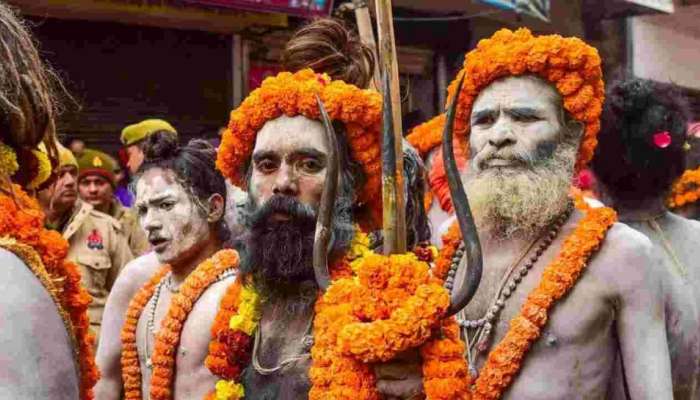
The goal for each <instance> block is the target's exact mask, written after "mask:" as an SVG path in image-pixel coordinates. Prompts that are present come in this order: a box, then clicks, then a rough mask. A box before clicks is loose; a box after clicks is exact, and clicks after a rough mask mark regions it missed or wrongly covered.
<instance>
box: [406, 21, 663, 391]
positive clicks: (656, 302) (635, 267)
mask: <svg viewBox="0 0 700 400" xmlns="http://www.w3.org/2000/svg"><path fill="white" fill-rule="evenodd" d="M461 78H464V91H463V92H461V93H460V92H459V89H458V87H459V86H460V85H459V83H458V82H459V79H461ZM450 95H451V97H454V96H458V102H457V112H456V121H455V128H454V129H455V132H457V134H461V135H462V138H463V139H466V140H467V142H468V145H469V154H470V165H469V167H468V170H467V172H466V174H465V175H464V181H465V184H466V189H467V193H468V194H469V197H470V203H471V205H472V210H473V214H474V218H475V220H476V223H477V226H478V227H479V233H480V238H481V246H482V249H483V257H484V258H483V260H484V263H483V264H484V266H485V267H484V271H483V277H482V281H481V284H480V286H479V288H478V290H477V292H476V295H475V297H474V299H473V300H472V302H471V303H470V304H469V306H468V307H467V308H466V309H464V310H462V312H461V313H460V314H459V315H458V317H459V318H458V320H459V322H460V325H461V326H462V335H463V338H464V339H465V341H466V342H467V349H468V352H467V359H468V360H469V364H470V366H471V367H472V376H473V378H474V379H475V387H474V389H473V390H474V393H473V394H474V395H475V396H478V397H479V398H510V399H575V398H604V397H605V395H606V388H607V385H608V383H609V381H610V378H611V375H612V371H613V366H614V363H615V359H616V358H617V357H620V359H621V360H622V362H623V364H624V371H625V377H626V380H627V387H628V389H629V395H630V396H631V398H635V399H670V398H672V391H671V379H670V366H669V355H668V349H667V345H666V335H665V330H664V307H663V299H662V295H661V294H662V291H661V281H662V280H661V276H660V274H659V273H658V271H657V270H656V269H655V268H653V266H652V265H651V263H650V250H651V246H650V243H649V241H648V239H646V238H645V237H644V236H643V235H640V234H639V233H638V232H635V231H633V230H632V229H630V228H628V227H626V226H624V225H621V224H614V223H613V222H614V212H613V211H612V210H610V209H605V208H600V209H588V208H586V207H584V206H582V210H575V209H574V208H573V206H572V204H571V201H570V200H569V199H568V198H567V193H568V192H569V186H570V183H571V179H572V176H573V174H574V171H575V170H576V169H580V168H582V167H584V166H585V165H586V163H587V162H588V161H589V160H590V157H591V156H592V150H593V148H594V147H595V143H596V134H597V132H598V129H599V115H600V111H601V105H602V99H603V82H602V80H601V70H600V59H599V57H598V54H597V51H596V50H595V49H593V48H591V47H589V46H587V45H586V44H585V43H583V42H582V41H580V40H578V39H575V38H568V39H566V38H562V37H560V36H557V35H552V36H541V37H534V36H533V35H532V34H531V33H530V32H529V31H528V30H526V29H520V30H518V31H516V32H512V31H509V30H501V31H499V32H497V33H496V34H494V36H493V37H491V38H490V39H486V40H482V41H481V42H479V44H478V46H477V48H476V49H475V50H473V51H472V52H470V53H468V54H467V56H466V58H465V64H464V69H463V70H462V71H461V72H460V74H459V75H458V79H457V80H455V82H453V84H452V85H451V86H450ZM414 133H415V132H414ZM433 137H435V136H433ZM437 138H439V135H438V136H437ZM415 139H416V138H415V137H414V140H415ZM423 139H424V140H426V141H427V142H430V141H431V138H430V137H423ZM437 141H439V140H437ZM455 234H457V235H458V234H459V231H458V229H452V228H451V229H450V231H449V232H448V234H447V235H446V236H445V237H444V238H443V242H444V243H446V244H447V245H446V246H445V248H443V250H442V251H443V252H446V253H447V254H454V258H453V260H454V262H459V263H462V262H463V261H459V260H460V259H461V253H463V252H464V250H463V249H455V248H450V246H451V243H455V241H454V240H450V236H454V235H455ZM448 262H449V260H448ZM584 267H585V269H584ZM465 270H466V268H461V269H460V271H461V272H459V273H458V274H457V276H456V277H455V279H454V280H453V281H454V282H455V285H456V287H459V286H460V284H461V282H462V280H463V279H464V278H463V275H464V271H465ZM448 280H450V278H448ZM509 321H510V322H509ZM409 380H410V379H407V380H405V381H404V383H405V385H406V387H405V389H408V388H409V387H410V384H409ZM406 392H410V390H406Z"/></svg>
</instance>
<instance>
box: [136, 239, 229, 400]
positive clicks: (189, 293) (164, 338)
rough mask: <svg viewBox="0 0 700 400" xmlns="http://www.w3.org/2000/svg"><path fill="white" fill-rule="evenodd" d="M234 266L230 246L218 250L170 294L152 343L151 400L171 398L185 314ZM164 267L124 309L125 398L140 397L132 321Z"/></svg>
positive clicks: (139, 368) (144, 304)
mask: <svg viewBox="0 0 700 400" xmlns="http://www.w3.org/2000/svg"><path fill="white" fill-rule="evenodd" d="M237 266H238V253H236V252H235V251H234V250H221V251H219V252H217V253H216V254H214V255H213V256H212V257H210V258H209V259H207V260H205V261H203V262H202V263H201V264H199V265H198V266H197V268H196V269H195V270H194V271H192V272H191V273H190V274H189V275H188V276H187V278H186V279H185V281H184V283H183V284H182V286H181V287H180V290H179V292H178V293H177V294H175V295H174V296H173V297H172V300H171V301H170V306H169V308H168V313H167V314H166V316H165V318H164V319H163V321H162V322H161V326H160V329H159V330H158V332H157V334H156V339H155V346H154V351H153V355H152V356H151V360H152V362H153V375H152V377H151V389H150V396H149V398H150V399H152V400H169V399H172V398H173V382H174V379H175V357H176V355H177V352H176V351H174V349H176V348H177V347H178V346H179V344H180V334H181V333H182V328H183V326H184V323H185V321H186V320H187V316H188V315H189V313H190V311H192V307H194V304H195V303H196V302H197V300H198V299H199V297H200V296H201V295H202V293H204V291H205V290H206V289H207V288H208V287H209V286H211V284H213V283H214V282H216V281H217V280H218V279H219V276H220V275H221V274H222V273H223V272H224V271H226V270H227V269H231V268H235V267H237ZM167 270H168V269H167V267H163V268H161V269H160V270H159V271H158V273H156V275H155V276H154V278H153V279H151V280H150V281H149V282H148V283H147V284H146V285H144V287H143V288H142V289H141V290H140V291H139V293H137V295H136V296H135V297H134V298H133V299H132V301H131V303H130V304H129V308H128V310H127V320H126V321H125V323H124V328H123V329H122V348H123V352H122V375H123V378H124V390H125V399H127V400H136V399H141V367H140V365H139V362H138V352H137V351H136V350H137V347H136V325H137V324H138V319H139V316H140V315H141V313H142V312H143V309H144V308H145V306H146V304H147V303H148V300H149V299H150V298H151V296H152V295H153V291H154V290H155V286H156V285H157V284H158V282H160V280H161V279H162V278H163V276H165V273H167Z"/></svg>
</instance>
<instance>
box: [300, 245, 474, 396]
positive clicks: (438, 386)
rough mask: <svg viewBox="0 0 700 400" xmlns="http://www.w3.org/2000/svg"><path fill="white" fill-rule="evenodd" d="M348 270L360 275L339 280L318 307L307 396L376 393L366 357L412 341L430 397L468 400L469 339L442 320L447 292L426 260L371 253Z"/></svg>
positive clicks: (380, 357)
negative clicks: (418, 352)
mask: <svg viewBox="0 0 700 400" xmlns="http://www.w3.org/2000/svg"><path fill="white" fill-rule="evenodd" d="M351 268H352V269H353V271H354V272H355V274H356V276H355V277H353V278H346V279H339V280H336V281H334V282H333V283H332V284H331V286H330V287H329V288H328V290H327V291H326V293H325V294H324V295H323V296H322V298H321V299H320V300H319V302H318V303H317V305H316V313H317V315H316V319H315V320H314V340H315V345H314V347H313V349H312V351H311V356H312V361H313V363H312V367H311V370H310V371H309V376H310V378H311V382H312V385H313V386H312V389H311V392H310V393H309V398H310V399H321V398H323V399H325V398H334V399H378V398H380V397H379V394H378V393H377V391H376V380H375V377H374V373H373V370H372V368H371V364H368V363H372V362H378V361H386V360H390V359H392V358H394V357H396V355H397V354H398V353H400V352H402V351H405V350H407V349H410V348H415V347H420V350H421V354H422V356H423V374H424V376H423V380H424V387H425V389H426V393H427V395H428V399H431V400H432V399H460V398H468V391H467V390H466V388H467V387H468V383H469V380H468V374H467V365H466V361H465V360H464V357H463V351H464V343H463V342H462V341H461V340H460V339H459V333H458V328H457V325H456V322H455V321H454V320H453V319H449V320H444V321H443V320H442V315H443V314H444V312H445V310H446V309H447V306H448V305H449V295H448V293H447V291H446V290H445V289H443V288H442V285H441V282H440V281H439V280H438V279H436V278H434V277H433V276H432V275H431V273H430V268H429V266H428V264H427V263H424V262H421V261H419V260H418V258H417V257H416V256H415V255H414V254H411V253H409V254H401V255H392V256H389V257H385V256H381V255H377V254H374V253H372V252H369V251H366V252H364V253H363V254H362V256H361V257H360V258H358V259H356V260H354V261H352V263H351ZM368 321H371V322H368ZM441 330H442V334H440V333H439V332H440V331H441Z"/></svg>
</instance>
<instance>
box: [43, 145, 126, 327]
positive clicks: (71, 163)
mask: <svg viewBox="0 0 700 400" xmlns="http://www.w3.org/2000/svg"><path fill="white" fill-rule="evenodd" d="M59 156H60V162H59V166H58V167H57V168H56V171H55V174H56V178H55V180H54V182H53V183H52V184H51V185H50V186H49V187H48V188H46V189H44V190H41V191H39V192H38V196H37V198H38V200H39V204H40V205H41V207H42V209H43V210H44V213H45V214H46V225H47V227H48V228H50V229H55V230H57V231H59V232H61V233H62V234H63V237H64V238H65V239H66V240H68V243H69V249H68V259H69V260H71V261H74V262H75V263H77V264H78V266H79V267H80V272H81V275H82V284H83V286H84V287H85V288H86V289H87V291H88V292H89V293H90V295H92V303H91V304H90V306H89V309H88V315H89V317H90V327H91V328H92V331H93V332H94V333H95V337H96V338H99V330H100V325H101V322H102V313H103V311H104V305H105V303H106V301H107V296H108V295H109V291H110V290H111V288H112V285H113V284H114V281H115V280H116V279H117V275H118V274H119V271H120V270H121V269H122V267H123V266H124V265H125V264H126V263H127V262H129V261H130V260H131V259H132V258H133V256H132V254H131V249H130V248H129V244H128V242H127V239H126V236H125V235H124V231H123V230H122V225H121V223H119V221H117V220H116V219H114V218H112V217H110V216H109V215H107V214H104V213H101V212H99V211H96V210H95V209H94V208H93V206H92V205H91V204H90V203H87V202H84V201H80V200H79V199H78V187H77V177H78V162H77V161H76V159H75V157H74V156H73V154H72V153H71V152H70V150H68V149H66V148H64V147H62V146H61V147H60V148H59Z"/></svg>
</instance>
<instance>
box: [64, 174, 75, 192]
mask: <svg viewBox="0 0 700 400" xmlns="http://www.w3.org/2000/svg"><path fill="white" fill-rule="evenodd" d="M76 185H77V181H76V177H75V176H73V174H70V173H66V174H64V175H63V186H65V187H69V188H74V187H75V186H76Z"/></svg>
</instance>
